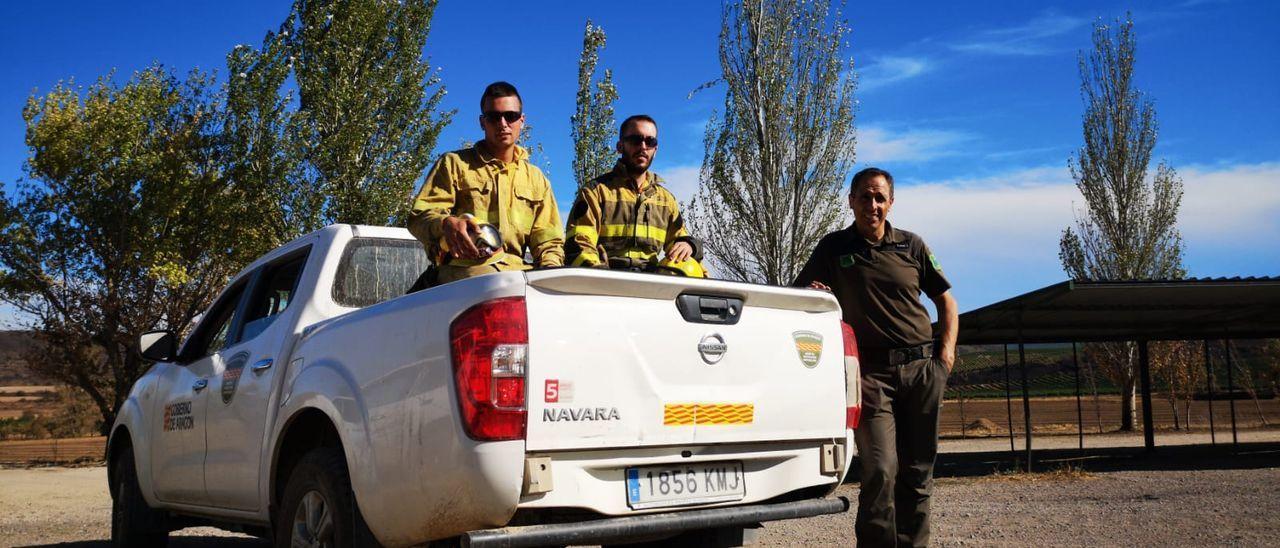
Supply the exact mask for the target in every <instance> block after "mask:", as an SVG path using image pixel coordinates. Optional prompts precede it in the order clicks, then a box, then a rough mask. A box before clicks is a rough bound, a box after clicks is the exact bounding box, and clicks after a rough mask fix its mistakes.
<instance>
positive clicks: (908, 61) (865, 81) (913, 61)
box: [858, 56, 933, 92]
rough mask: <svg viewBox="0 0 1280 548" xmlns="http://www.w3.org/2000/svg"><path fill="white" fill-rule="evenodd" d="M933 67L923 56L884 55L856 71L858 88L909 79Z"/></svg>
mask: <svg viewBox="0 0 1280 548" xmlns="http://www.w3.org/2000/svg"><path fill="white" fill-rule="evenodd" d="M931 68H933V66H932V63H930V62H929V60H928V59H926V58H924V57H903V56H884V57H881V58H879V59H877V60H876V62H875V63H873V64H871V65H868V66H867V68H864V69H862V70H860V71H858V90H859V91H863V92H869V91H873V90H875V89H878V88H882V87H884V86H887V85H890V84H895V83H898V82H901V81H904V80H910V79H912V78H915V77H917V76H920V75H922V74H924V73H926V72H929V70H930V69H931Z"/></svg>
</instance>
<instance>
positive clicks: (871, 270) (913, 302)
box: [792, 168, 960, 546]
mask: <svg viewBox="0 0 1280 548" xmlns="http://www.w3.org/2000/svg"><path fill="white" fill-rule="evenodd" d="M849 206H850V207H851V208H852V209H853V213H854V222H853V225H852V226H850V227H848V228H845V229H844V230H839V231H836V232H833V233H831V234H828V235H826V236H825V237H823V238H822V240H821V241H819V242H818V246H817V248H816V249H814V251H813V254H812V255H811V256H810V257H809V261H808V263H806V264H805V266H804V269H803V270H801V271H800V275H799V276H798V277H797V278H796V280H795V282H793V283H792V285H794V286H799V287H813V288H817V289H824V290H827V291H831V292H832V293H834V294H835V296H836V300H838V301H840V307H841V309H842V310H843V312H844V321H845V322H847V323H849V325H852V326H853V330H854V333H855V334H856V335H857V338H858V354H859V357H860V361H861V369H862V422H861V423H860V424H859V425H858V429H857V431H856V432H855V433H854V440H855V442H856V443H857V445H858V457H859V459H860V460H861V464H862V485H861V489H860V490H859V492H858V517H857V524H856V527H855V532H856V534H857V538H858V545H859V546H925V545H926V544H928V542H929V496H930V495H931V494H932V492H933V463H934V457H935V456H936V454H937V450H938V417H939V410H940V408H941V405H942V393H943V390H945V389H946V384H947V375H948V374H950V372H951V367H952V365H953V364H954V363H955V355H956V335H957V334H958V333H959V326H960V323H959V318H958V315H957V307H956V301H955V299H954V298H953V297H952V296H951V292H950V289H951V284H950V283H949V282H948V281H947V279H946V278H944V277H943V276H942V268H941V267H940V266H938V261H937V260H936V259H935V258H934V257H933V254H932V253H930V252H929V248H928V246H926V245H925V244H924V240H922V239H920V237H919V236H917V235H915V234H913V233H911V232H907V231H905V230H899V229H896V228H894V227H893V226H891V225H890V224H889V221H888V215H889V209H890V208H891V207H892V206H893V176H892V175H890V174H889V172H887V171H884V170H882V169H877V168H867V169H864V170H862V171H859V172H858V173H857V174H856V175H854V176H853V183H852V184H851V188H850V191H849ZM921 292H923V293H924V294H925V295H926V296H927V297H929V299H930V300H932V301H933V302H934V305H935V306H936V307H937V311H938V318H939V325H940V326H941V339H940V340H938V341H934V340H933V333H932V330H931V328H930V322H929V312H928V311H927V310H926V309H925V307H924V305H923V304H921V302H920V293H921Z"/></svg>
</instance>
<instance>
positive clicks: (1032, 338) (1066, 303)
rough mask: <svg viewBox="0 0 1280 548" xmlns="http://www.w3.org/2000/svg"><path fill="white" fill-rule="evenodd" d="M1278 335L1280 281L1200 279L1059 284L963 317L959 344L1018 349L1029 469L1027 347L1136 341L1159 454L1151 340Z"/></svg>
mask: <svg viewBox="0 0 1280 548" xmlns="http://www.w3.org/2000/svg"><path fill="white" fill-rule="evenodd" d="M934 332H935V335H936V334H937V324H935V325H934ZM1271 337H1280V278H1275V277H1267V278H1213V279H1195V278H1193V279H1187V280H1155V281H1124V282H1096V281H1066V282H1062V283H1057V284H1054V285H1051V286H1048V287H1044V288H1041V289H1037V290H1035V291H1031V292H1029V293H1026V294H1023V295H1019V296H1017V297H1014V298H1011V299H1007V300H1004V301H1000V302H998V303H995V304H991V305H987V306H984V307H982V308H979V309H977V310H972V311H970V312H966V313H964V314H961V315H960V335H959V344H966V345H976V344H1011V343H1014V344H1018V348H1019V362H1020V364H1021V366H1022V367H1021V369H1022V386H1023V393H1022V399H1023V410H1024V417H1025V420H1026V425H1025V428H1026V432H1027V438H1026V454H1027V466H1028V467H1030V465H1031V458H1032V453H1031V416H1030V415H1031V413H1030V399H1029V396H1028V394H1027V372H1026V363H1025V352H1024V349H1023V345H1024V344H1029V343H1077V342H1105V341H1134V342H1137V343H1138V345H1139V348H1138V350H1139V374H1140V378H1141V390H1142V407H1143V426H1144V435H1145V438H1146V439H1145V443H1146V447H1147V449H1148V450H1154V448H1155V438H1154V432H1153V426H1152V419H1151V378H1150V377H1151V375H1150V367H1149V359H1148V355H1147V341H1162V340H1204V341H1209V340H1218V339H1222V340H1230V339H1251V338H1271ZM1206 345H1207V342H1206ZM1010 435H1011V436H1012V432H1010ZM1082 443H1083V441H1082Z"/></svg>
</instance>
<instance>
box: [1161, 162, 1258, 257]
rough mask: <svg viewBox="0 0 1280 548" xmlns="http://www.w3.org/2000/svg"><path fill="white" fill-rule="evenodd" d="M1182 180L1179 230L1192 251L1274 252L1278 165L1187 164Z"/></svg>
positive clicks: (1181, 172) (1180, 172) (1182, 173)
mask: <svg viewBox="0 0 1280 548" xmlns="http://www.w3.org/2000/svg"><path fill="white" fill-rule="evenodd" d="M1178 176H1179V177H1181V178H1182V185H1183V190H1184V193H1183V196H1182V209H1181V211H1180V214H1179V215H1178V228H1179V230H1181V231H1182V237H1183V240H1185V241H1186V243H1187V247H1188V248H1189V249H1190V248H1192V247H1194V246H1198V245H1204V246H1224V245H1225V246H1233V245H1234V246H1240V247H1241V251H1245V252H1247V251H1249V248H1255V249H1256V248H1259V247H1260V248H1262V249H1274V248H1275V245H1276V241H1277V240H1278V239H1280V163H1263V164H1251V165H1236V166H1229V167H1225V168H1223V167H1212V166H1188V167H1184V168H1181V169H1179V170H1178ZM1277 266H1278V267H1280V265H1277ZM1245 274H1248V273H1245ZM1255 274H1258V273H1255ZM1272 274H1280V272H1274V273H1272Z"/></svg>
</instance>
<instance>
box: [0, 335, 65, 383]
mask: <svg viewBox="0 0 1280 548" xmlns="http://www.w3.org/2000/svg"><path fill="white" fill-rule="evenodd" d="M33 344H35V342H34V340H33V339H32V337H31V334H30V332H28V331H0V386H24V385H44V384H52V383H50V382H49V381H48V380H47V379H44V378H42V377H40V376H39V375H36V374H35V373H32V372H31V371H30V370H29V369H28V368H27V361H26V360H25V359H23V356H24V355H26V353H27V352H28V351H29V350H30V349H31V347H32V345H33Z"/></svg>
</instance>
